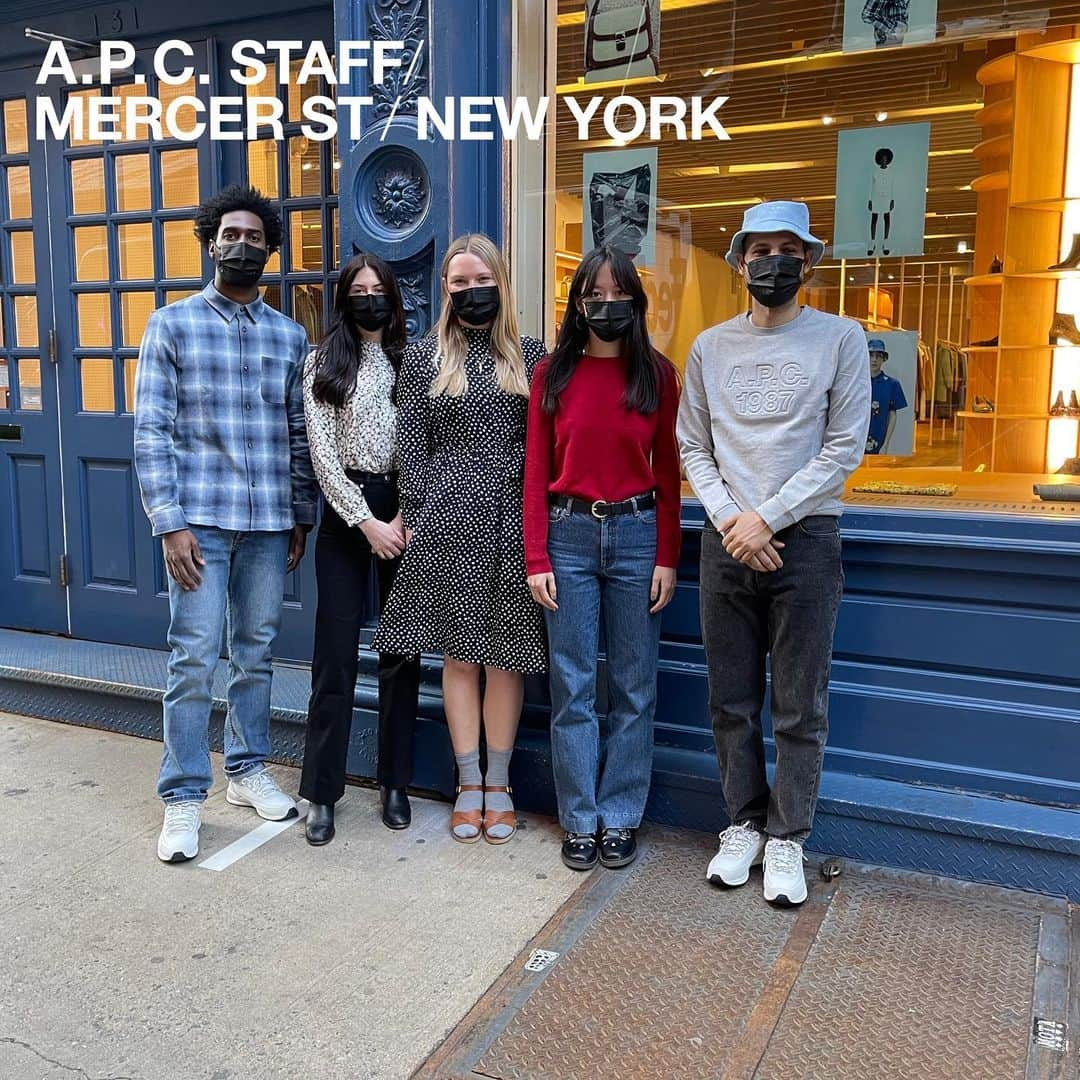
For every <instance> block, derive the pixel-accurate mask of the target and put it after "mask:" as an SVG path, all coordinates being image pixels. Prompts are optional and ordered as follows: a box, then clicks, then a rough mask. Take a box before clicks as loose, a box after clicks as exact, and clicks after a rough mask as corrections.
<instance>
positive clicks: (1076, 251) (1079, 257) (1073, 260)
mask: <svg viewBox="0 0 1080 1080" xmlns="http://www.w3.org/2000/svg"><path fill="white" fill-rule="evenodd" d="M1048 269H1050V270H1076V269H1080V233H1073V238H1072V247H1070V248H1069V254H1068V255H1066V256H1065V258H1064V259H1062V260H1061V262H1057V263H1054V265H1053V266H1051V267H1048Z"/></svg>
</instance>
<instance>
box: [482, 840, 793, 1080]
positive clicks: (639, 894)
mask: <svg viewBox="0 0 1080 1080" xmlns="http://www.w3.org/2000/svg"><path fill="white" fill-rule="evenodd" d="M710 853H711V852H710V849H709V848H707V847H706V846H705V845H704V844H703V843H702V841H701V840H700V839H697V838H695V839H694V840H692V841H687V840H675V839H668V838H667V837H665V843H664V845H663V847H661V848H651V849H650V851H649V852H648V853H647V854H646V855H645V856H643V859H642V862H641V864H640V865H639V866H638V867H637V868H636V869H635V870H634V871H632V877H631V878H630V879H629V880H628V881H627V882H626V884H625V886H624V887H623V888H622V889H621V890H620V891H619V892H618V893H617V894H616V896H615V897H614V898H613V899H612V901H611V902H610V903H609V904H608V905H607V906H606V907H605V908H604V909H603V910H602V911H601V913H600V915H599V916H598V917H597V918H596V920H595V921H594V922H593V923H592V925H591V926H590V927H589V928H588V929H587V930H586V931H585V933H584V934H583V935H582V937H581V939H580V940H579V941H578V943H577V945H575V946H574V948H573V949H572V950H571V951H570V952H569V953H567V954H564V955H563V956H561V957H560V958H559V962H558V964H556V965H555V966H554V967H553V968H552V969H551V972H550V974H549V975H548V976H547V977H546V978H545V979H544V981H543V982H542V983H541V984H540V986H539V988H538V989H537V990H536V992H535V993H533V995H532V996H531V997H530V998H529V1000H528V1001H527V1002H526V1003H525V1005H524V1006H523V1007H522V1009H521V1011H520V1012H518V1013H517V1015H516V1016H515V1017H514V1018H513V1019H512V1020H511V1021H510V1023H509V1024H508V1025H507V1027H506V1028H505V1030H504V1031H503V1033H502V1034H501V1035H500V1036H499V1037H498V1038H497V1039H496V1040H495V1041H494V1042H493V1043H492V1045H491V1046H490V1047H489V1048H488V1050H487V1051H486V1053H484V1054H483V1056H482V1058H481V1060H480V1062H479V1063H478V1064H477V1065H476V1066H475V1069H474V1072H475V1073H477V1074H480V1075H483V1076H490V1077H498V1078H499V1080H526V1078H528V1080H549V1078H550V1080H603V1078H606V1077H611V1078H616V1077H617V1078H619V1080H629V1078H632V1077H649V1078H653V1077H659V1076H663V1077H665V1078H672V1080H675V1078H686V1080H700V1078H701V1077H703V1076H716V1075H718V1073H719V1072H720V1071H721V1069H722V1066H723V1063H724V1059H725V1052H726V1049H727V1048H729V1047H730V1046H731V1045H732V1044H733V1043H734V1042H735V1041H736V1040H737V1039H738V1037H739V1035H740V1033H741V1032H742V1030H743V1028H744V1027H745V1025H746V1022H747V1020H748V1019H749V1016H750V1013H751V1011H752V1010H753V1007H754V1004H755V1002H756V1000H757V997H758V995H759V994H760V993H761V991H762V989H763V987H764V985H765V982H766V979H767V977H768V974H769V970H770V968H771V967H772V965H773V964H774V962H775V961H776V959H777V957H778V956H779V955H780V952H781V950H782V949H783V947H784V944H785V942H786V941H787V937H788V932H789V930H790V928H791V926H792V924H793V921H794V918H793V916H792V914H791V913H789V912H781V911H776V910H774V909H772V908H770V907H768V906H766V905H765V904H764V903H763V902H762V900H761V891H760V884H758V886H757V887H756V888H755V887H751V888H747V889H739V890H736V891H732V892H719V891H717V890H716V889H714V888H712V887H711V886H709V885H707V884H706V883H705V880H704V877H705V867H706V865H707V863H708V858H709V855H710ZM611 872H612V873H613V872H614V871H611ZM755 880H756V881H757V882H758V883H760V878H757V879H755Z"/></svg>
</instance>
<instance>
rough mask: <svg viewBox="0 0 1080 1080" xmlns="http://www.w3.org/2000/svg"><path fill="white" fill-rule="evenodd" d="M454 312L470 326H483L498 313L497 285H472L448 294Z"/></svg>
mask: <svg viewBox="0 0 1080 1080" xmlns="http://www.w3.org/2000/svg"><path fill="white" fill-rule="evenodd" d="M450 305H451V306H452V307H453V309H454V314H455V315H456V316H457V317H458V318H459V319H460V320H461V321H462V322H464V323H469V324H470V325H471V326H483V325H484V324H485V323H489V322H491V320H492V319H494V318H495V316H496V315H498V314H499V286H498V285H474V286H473V287H472V288H471V289H462V290H461V291H460V292H452V293H451V294H450Z"/></svg>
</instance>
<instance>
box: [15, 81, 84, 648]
mask: <svg viewBox="0 0 1080 1080" xmlns="http://www.w3.org/2000/svg"><path fill="white" fill-rule="evenodd" d="M33 93H34V87H33V72H32V71H30V70H29V69H25V70H15V71H7V72H3V73H0V507H2V508H0V626H13V627H21V628H24V629H29V630H45V631H54V632H66V631H67V629H68V612H67V598H66V595H65V590H64V585H63V582H64V577H65V571H64V570H63V569H62V566H61V556H62V555H63V552H64V528H63V520H62V516H61V494H60V488H61V482H60V476H61V472H60V432H59V426H58V405H57V392H56V391H57V386H56V371H55V369H54V366H53V364H52V362H51V360H50V345H51V337H50V332H51V329H52V302H53V301H52V289H51V282H50V276H49V234H48V230H47V229H35V228H34V224H35V222H36V221H37V220H40V219H41V218H42V217H44V215H45V213H46V177H45V152H44V149H43V144H42V143H40V142H37V141H36V140H35V139H34V138H32V132H31V130H30V126H29V122H30V121H31V120H32V112H31V113H29V114H28V101H27V99H28V97H30V98H31V99H32V95H33Z"/></svg>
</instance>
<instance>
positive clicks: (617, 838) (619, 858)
mask: <svg viewBox="0 0 1080 1080" xmlns="http://www.w3.org/2000/svg"><path fill="white" fill-rule="evenodd" d="M636 858H637V837H636V836H635V835H634V830H633V829H605V830H604V835H603V836H601V837H600V862H601V864H602V865H604V866H606V867H607V868H608V869H609V870H616V869H618V868H619V867H620V866H629V865H630V864H631V863H632V862H633V861H634V860H635V859H636Z"/></svg>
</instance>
